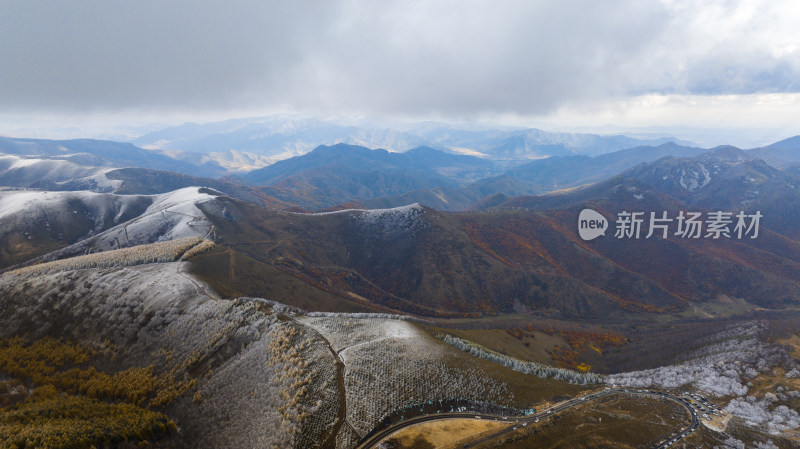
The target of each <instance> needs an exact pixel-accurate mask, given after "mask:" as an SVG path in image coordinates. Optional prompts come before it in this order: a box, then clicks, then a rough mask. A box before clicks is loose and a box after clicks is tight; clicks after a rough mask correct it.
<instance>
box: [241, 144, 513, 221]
mask: <svg viewBox="0 0 800 449" xmlns="http://www.w3.org/2000/svg"><path fill="white" fill-rule="evenodd" d="M496 170H497V168H496V167H495V165H494V164H493V163H492V162H491V161H487V160H485V159H481V158H477V157H473V156H464V155H454V154H449V153H445V152H442V151H438V150H434V149H432V148H426V147H420V148H416V149H413V150H410V151H407V152H405V153H390V152H388V151H386V150H381V149H378V150H370V149H367V148H364V147H359V146H353V145H345V144H337V145H334V146H330V147H328V146H324V145H323V146H320V147H318V148H317V149H315V150H314V151H312V152H310V153H308V154H305V155H303V156H298V157H294V158H291V159H287V160H284V161H280V162H276V163H275V164H273V165H270V166H268V167H264V168H262V169H259V170H255V171H252V172H250V173H247V174H245V175H240V176H239V177H238V179H240V180H242V181H243V182H245V183H247V184H250V185H258V186H264V187H263V188H262V190H263V191H264V192H265V193H266V194H268V195H270V196H273V197H276V198H280V199H282V200H284V201H286V202H290V203H294V204H297V205H300V206H302V207H305V208H307V209H323V208H326V207H330V206H334V205H336V204H340V203H344V202H348V201H353V200H369V199H373V198H380V197H393V196H402V195H406V194H408V193H410V192H415V191H420V190H427V189H436V188H446V189H455V188H457V187H458V186H459V184H461V183H464V182H469V181H470V180H474V179H481V178H483V177H485V176H487V175H490V174H493V173H494V172H495V171H496Z"/></svg>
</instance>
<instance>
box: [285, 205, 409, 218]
mask: <svg viewBox="0 0 800 449" xmlns="http://www.w3.org/2000/svg"><path fill="white" fill-rule="evenodd" d="M414 209H423V208H422V206H421V205H420V204H419V203H414V204H407V205H405V206H398V207H392V208H389V209H341V210H334V211H330V212H286V213H289V214H296V215H337V214H344V213H350V212H356V213H360V214H364V213H366V214H369V215H371V216H375V215H378V216H379V215H384V214H394V213H400V214H403V213H408V212H409V211H411V210H414Z"/></svg>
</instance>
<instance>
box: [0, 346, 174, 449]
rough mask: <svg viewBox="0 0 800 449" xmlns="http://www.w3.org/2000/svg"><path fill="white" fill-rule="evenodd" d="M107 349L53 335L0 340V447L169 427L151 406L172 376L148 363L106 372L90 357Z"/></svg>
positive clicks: (86, 442) (151, 433)
mask: <svg viewBox="0 0 800 449" xmlns="http://www.w3.org/2000/svg"><path fill="white" fill-rule="evenodd" d="M109 349H110V348H109V345H106V346H105V347H104V348H102V349H101V350H95V349H89V348H87V347H84V346H82V345H78V344H74V343H70V342H65V341H61V340H56V339H53V338H43V339H40V340H36V341H33V342H32V343H29V344H28V343H26V342H25V341H23V340H22V339H20V338H8V339H4V340H2V341H0V378H3V377H1V376H8V377H9V378H10V379H9V380H5V381H3V382H0V443H2V444H0V446H2V447H10V448H15V447H19V448H22V447H41V448H62V447H70V448H72V447H75V448H84V447H85V448H88V447H91V446H92V444H95V443H98V442H103V441H108V442H114V441H126V440H139V441H144V440H148V439H150V438H153V437H158V436H160V435H165V434H167V433H169V432H173V431H175V430H176V427H175V423H173V422H172V421H169V420H168V419H167V418H166V417H165V416H164V415H163V414H161V413H159V412H156V411H152V410H150V409H149V406H150V405H154V404H155V403H156V402H160V401H159V400H158V398H163V397H164V393H165V392H166V390H168V389H169V387H170V383H171V382H169V381H168V379H167V378H165V377H163V376H157V375H156V374H155V373H154V371H153V367H152V366H149V367H137V368H130V369H127V370H124V371H119V372H117V373H113V374H109V373H106V372H102V371H99V370H97V369H96V368H95V367H94V366H92V365H91V364H90V362H91V360H92V359H96V358H99V357H104V356H106V355H108V354H105V353H106V352H109ZM172 383H173V384H174V382H172Z"/></svg>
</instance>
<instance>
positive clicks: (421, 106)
mask: <svg viewBox="0 0 800 449" xmlns="http://www.w3.org/2000/svg"><path fill="white" fill-rule="evenodd" d="M798 24H800V2H797V1H796V0H786V1H782V0H781V1H776V0H769V1H767V0H764V1H753V0H740V1H737V0H730V1H722V0H706V1H702V2H700V1H683V0H663V1H644V0H630V1H626V0H621V1H596V0H588V1H565V0H560V1H524V0H521V1H502V0H500V1H498V0H493V1H480V2H478V1H469V0H459V1H438V0H423V1H409V0H404V1H332V0H325V1H319V2H299V1H280V2H278V1H275V2H268V1H263V0H257V1H219V2H210V1H202V0H191V1H169V2H168V1H163V0H158V1H145V0H135V1H130V0H125V1H115V0H99V1H82V0H74V1H69V2H64V1H55V0H54V1H46V2H45V1H36V0H20V1H17V0H4V1H3V2H2V4H1V5H0V61H2V70H0V130H3V129H9V128H10V127H22V128H25V127H36V126H43V124H44V125H46V126H81V125H85V124H91V125H97V124H102V123H104V122H109V123H111V122H114V121H115V120H116V121H124V120H130V121H131V122H133V121H137V122H138V123H144V122H145V121H148V120H151V121H166V122H169V121H178V122H182V121H188V120H200V121H203V120H212V119H220V118H227V117H241V116H248V115H263V114H270V113H281V112H294V113H307V114H315V115H330V114H339V115H344V116H356V117H367V118H370V117H376V118H395V119H397V118H399V119H409V120H425V119H438V120H445V121H448V120H449V121H466V122H469V121H475V120H480V121H490V122H497V123H508V124H512V125H527V124H530V125H541V124H544V125H546V126H549V127H551V128H563V129H567V128H570V129H571V128H575V129H577V128H581V127H583V128H586V129H590V128H597V127H602V126H604V125H613V126H612V127H606V128H607V129H611V128H615V129H645V128H648V127H659V129H666V130H679V129H683V128H685V127H694V128H703V127H705V128H709V129H711V128H713V129H721V130H725V129H731V130H732V132H733V131H737V132H740V133H741V132H742V130H748V131H747V132H750V133H753V135H752V136H751V138H754V139H758V138H761V139H765V140H767V141H769V139H771V138H773V137H781V136H780V134H781V133H787V134H786V135H784V136H782V137H788V135H793V134H800V127H797V128H794V127H795V126H798V124H800V26H798ZM598 129H599V128H598ZM759 133H761V134H759ZM773 134H774V136H773ZM759 135H760V137H759ZM767 135H768V136H767ZM731 143H736V142H731Z"/></svg>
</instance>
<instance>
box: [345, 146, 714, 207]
mask: <svg viewBox="0 0 800 449" xmlns="http://www.w3.org/2000/svg"><path fill="white" fill-rule="evenodd" d="M703 151H705V150H702V149H700V148H694V147H685V146H681V145H677V144H674V143H666V144H663V145H659V146H657V147H636V148H630V149H627V150H621V151H616V152H613V153H608V154H603V155H600V156H595V157H588V156H582V155H579V156H566V157H550V158H545V159H538V160H535V161H532V162H528V163H526V164H522V165H520V166H518V167H516V168H511V169H509V170H507V171H506V172H505V173H504V174H502V175H498V176H492V177H487V178H483V179H481V180H478V181H475V182H473V183H471V184H467V185H463V186H461V187H459V188H457V189H453V188H435V189H433V190H430V191H414V192H409V193H406V194H403V195H399V196H393V197H386V198H374V199H359V200H358V202H359V203H360V204H362V205H364V206H366V207H378V208H386V207H397V206H402V205H404V204H410V203H420V204H423V205H426V206H429V207H433V208H435V209H438V210H444V211H459V210H467V209H470V208H472V207H473V205H474V204H475V203H477V202H479V201H482V200H483V199H485V198H487V197H489V196H493V195H496V194H501V195H504V196H507V197H515V196H521V195H537V194H542V193H546V192H550V191H553V190H558V189H564V188H571V187H576V186H579V185H582V184H586V183H591V182H597V181H601V180H603V179H606V178H608V177H610V176H613V175H615V174H618V173H620V172H622V171H624V170H626V169H629V168H631V167H633V166H635V165H637V164H639V163H641V162H647V161H654V160H656V159H658V158H661V157H663V156H666V155H676V156H681V155H688V156H695V155H698V154H700V153H702V152H703ZM477 207H479V208H482V207H486V204H485V203H482V204H481V205H479V206H477Z"/></svg>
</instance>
